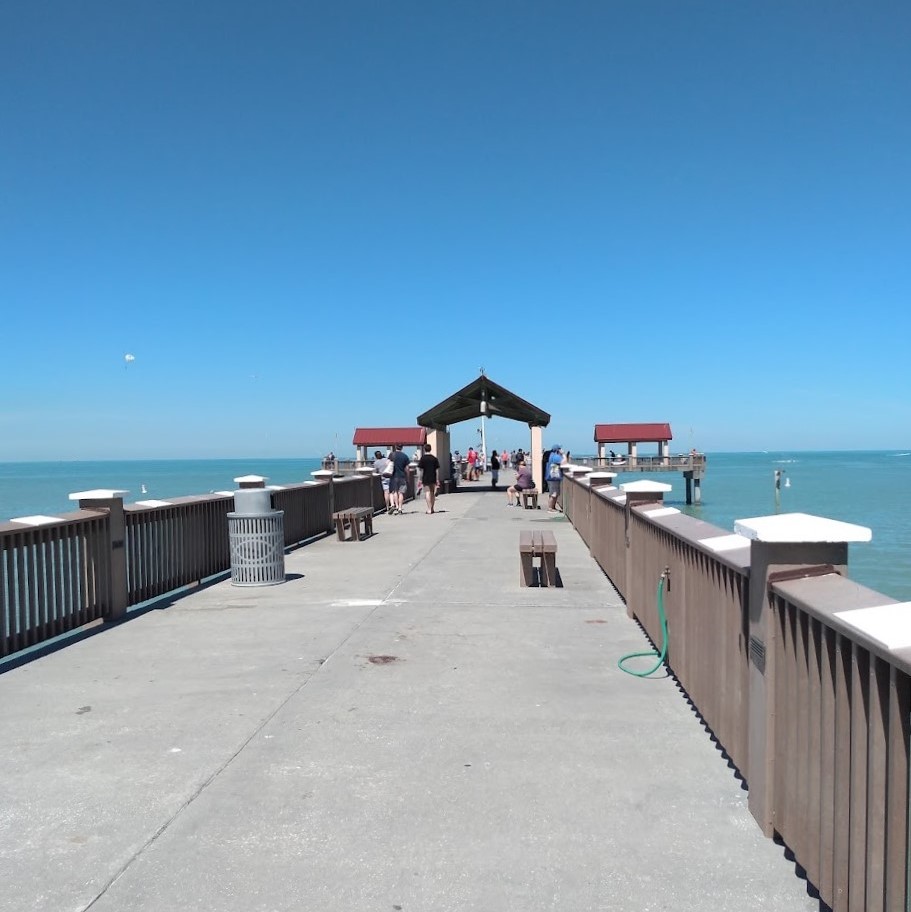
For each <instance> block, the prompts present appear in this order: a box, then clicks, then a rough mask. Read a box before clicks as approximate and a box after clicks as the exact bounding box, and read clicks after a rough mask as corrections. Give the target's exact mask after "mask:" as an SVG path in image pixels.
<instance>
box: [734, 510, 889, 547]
mask: <svg viewBox="0 0 911 912" xmlns="http://www.w3.org/2000/svg"><path fill="white" fill-rule="evenodd" d="M734 531H735V532H739V533H740V534H741V535H744V536H746V537H747V538H749V539H752V540H753V541H760V542H787V543H790V544H806V543H810V542H812V543H817V544H822V543H827V544H832V543H837V542H868V541H870V540H871V539H872V538H873V533H872V532H871V531H870V530H869V529H868V528H867V527H866V526H856V525H854V523H846V522H842V521H841V520H838V519H827V518H826V517H825V516H813V515H812V514H811V513H779V514H777V515H775V516H754V517H751V518H750V519H738V520H736V521H735V523H734Z"/></svg>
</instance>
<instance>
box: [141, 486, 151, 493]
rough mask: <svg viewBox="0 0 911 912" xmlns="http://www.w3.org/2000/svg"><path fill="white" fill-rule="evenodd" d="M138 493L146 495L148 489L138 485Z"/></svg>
mask: <svg viewBox="0 0 911 912" xmlns="http://www.w3.org/2000/svg"><path fill="white" fill-rule="evenodd" d="M139 493H140V494H148V493H149V490H148V488H147V487H146V486H145V485H140V486H139Z"/></svg>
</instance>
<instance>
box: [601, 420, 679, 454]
mask: <svg viewBox="0 0 911 912" xmlns="http://www.w3.org/2000/svg"><path fill="white" fill-rule="evenodd" d="M673 439H674V435H673V434H671V426H670V425H669V424H668V423H667V422H666V421H665V422H660V423H654V424H596V425H595V443H597V444H598V459H605V458H606V456H605V452H604V450H605V447H606V445H607V444H609V443H623V444H626V456H627V458H628V459H629V460H630V462H635V460H636V457H637V456H638V455H639V453H638V447H639V444H640V443H657V444H658V456H659V457H660V459H661V460H662V461H667V458H668V456H670V446H669V444H670V442H671V440H673Z"/></svg>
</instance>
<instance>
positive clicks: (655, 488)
mask: <svg viewBox="0 0 911 912" xmlns="http://www.w3.org/2000/svg"><path fill="white" fill-rule="evenodd" d="M620 490H621V491H625V492H626V493H627V494H659V493H663V492H665V491H672V490H673V487H672V486H671V485H669V484H665V482H663V481H626V482H624V483H623V484H622V485H620Z"/></svg>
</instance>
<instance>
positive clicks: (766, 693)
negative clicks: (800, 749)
mask: <svg viewBox="0 0 911 912" xmlns="http://www.w3.org/2000/svg"><path fill="white" fill-rule="evenodd" d="M734 530H735V531H736V532H737V533H739V534H740V535H743V536H744V537H746V538H748V539H750V540H751V544H750V592H749V616H750V620H749V686H748V697H749V710H748V712H749V719H748V724H747V737H748V747H747V757H748V761H747V784H748V785H749V790H750V791H749V807H750V813H751V814H752V815H753V817H754V818H755V819H756V822H757V823H758V824H759V826H760V827H761V828H762V831H763V833H765V835H766V836H772V835H773V834H774V831H775V829H776V828H775V816H774V808H775V800H774V799H775V795H774V782H775V770H774V764H775V729H774V715H773V709H774V693H775V674H776V668H775V640H776V638H777V636H776V630H775V624H774V623H773V621H774V617H773V615H772V610H771V604H772V603H771V596H770V592H769V585H770V583H771V582H774V581H775V578H776V577H778V578H779V579H780V578H783V576H785V575H786V576H789V577H793V578H799V577H800V576H808V575H811V572H812V571H811V568H813V567H816V568H820V567H823V568H826V569H828V570H830V572H833V573H836V572H837V573H842V574H844V575H847V573H846V571H847V564H848V542H864V541H870V538H871V532H870V530H869V529H867V528H865V527H863V526H855V525H853V524H851V523H845V522H839V521H838V520H834V519H825V518H824V517H822V516H812V515H809V514H807V513H781V514H779V515H777V516H758V517H753V518H751V519H738V520H737V521H736V522H735V523H734Z"/></svg>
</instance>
